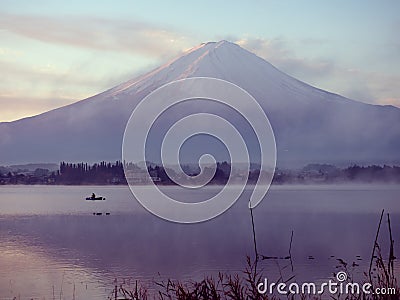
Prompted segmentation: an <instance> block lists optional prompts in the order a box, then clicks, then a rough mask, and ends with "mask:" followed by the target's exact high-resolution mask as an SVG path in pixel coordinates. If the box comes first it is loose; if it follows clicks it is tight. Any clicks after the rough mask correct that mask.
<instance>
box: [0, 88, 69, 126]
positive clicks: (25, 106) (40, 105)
mask: <svg viewBox="0 0 400 300" xmlns="http://www.w3.org/2000/svg"><path fill="white" fill-rule="evenodd" d="M75 100H76V99H67V98H58V99H57V98H53V97H52V98H43V97H32V96H30V97H29V98H27V97H20V96H18V95H13V94H4V93H2V94H1V95H0V122H9V121H14V120H18V119H21V118H24V117H27V116H33V115H37V114H40V113H42V112H44V111H48V110H51V109H54V108H58V107H61V106H65V105H68V104H71V103H73V102H75Z"/></svg>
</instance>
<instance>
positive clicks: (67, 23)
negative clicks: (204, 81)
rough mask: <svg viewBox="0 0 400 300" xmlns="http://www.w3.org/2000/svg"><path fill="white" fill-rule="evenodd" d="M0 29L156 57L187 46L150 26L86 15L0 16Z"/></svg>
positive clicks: (173, 34)
mask: <svg viewBox="0 0 400 300" xmlns="http://www.w3.org/2000/svg"><path fill="white" fill-rule="evenodd" d="M0 29H1V30H6V31H8V32H11V33H14V34H16V35H19V36H23V37H25V38H30V39H34V40H38V41H41V42H45V43H51V44H63V45H68V46H73V47H83V48H89V49H95V50H104V51H124V52H128V53H132V54H141V55H146V56H157V57H159V56H163V55H165V54H166V53H171V52H172V53H176V51H177V50H178V49H179V50H182V49H184V48H186V47H187V46H188V44H189V43H190V41H188V40H187V37H185V35H182V34H181V33H179V32H177V31H175V30H172V29H165V27H163V28H161V27H157V26H155V25H154V24H149V23H144V22H139V21H134V20H115V19H107V18H98V17H90V16H87V17H85V16H64V17H57V18H55V17H50V16H41V15H22V14H10V13H0Z"/></svg>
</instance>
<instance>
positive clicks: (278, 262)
mask: <svg viewBox="0 0 400 300" xmlns="http://www.w3.org/2000/svg"><path fill="white" fill-rule="evenodd" d="M143 188H146V187H143ZM165 189H166V191H167V192H168V193H178V192H179V193H180V191H177V190H176V188H174V187H167V188H165ZM250 189H251V188H250ZM250 189H247V190H246V191H245V192H244V194H243V195H242V197H241V198H240V199H239V200H238V202H237V203H236V204H235V205H234V206H233V207H232V208H231V209H229V210H228V211H227V212H225V213H224V214H222V215H221V216H219V217H217V218H215V219H213V220H210V221H207V222H203V223H200V224H190V225H187V224H176V223H171V222H167V221H164V220H162V219H159V218H158V217H156V216H154V215H152V214H150V213H149V212H147V211H146V210H145V209H144V208H142V207H141V206H140V204H139V203H138V202H137V201H136V200H134V198H133V197H132V195H131V193H130V191H129V189H128V187H114V186H102V187H94V186H90V187H87V186H78V187H73V186H2V187H0V299H12V298H13V297H17V299H18V297H20V298H21V299H24V298H28V297H29V299H30V298H34V299H53V298H55V299H72V298H73V296H75V299H107V297H109V296H110V293H111V292H112V289H113V287H114V280H115V279H117V280H118V282H122V281H125V284H126V285H127V286H129V284H131V285H132V286H133V283H134V281H135V280H139V281H140V282H142V283H143V284H144V285H146V286H147V287H148V289H150V290H152V289H153V288H154V281H160V280H163V279H164V280H165V279H166V278H171V279H181V280H189V279H194V280H196V279H201V278H203V277H204V276H205V275H212V274H216V273H218V272H219V271H226V272H241V271H242V270H243V269H244V268H245V266H246V255H250V256H252V257H254V250H253V240H252V228H251V219H250V214H249V210H248V209H247V201H248V197H249V194H250V191H251V190H250ZM217 191H218V188H217V187H210V188H208V189H207V190H206V191H205V192H203V194H202V195H198V194H193V193H191V192H190V191H187V192H186V193H187V194H185V195H184V198H188V199H191V201H198V199H201V198H202V197H204V196H205V197H207V196H208V194H209V195H212V194H215V192H217ZM92 192H95V193H96V194H98V195H101V196H104V197H106V198H107V200H106V201H101V202H93V201H85V200H84V198H85V197H86V196H89V195H90V194H91V193H92ZM399 195H400V186H394V185H392V186H391V185H388V186H369V185H360V186H346V185H342V186H274V187H272V188H271V189H270V191H269V192H268V194H267V196H266V198H265V199H264V201H263V202H262V203H261V204H260V205H259V206H258V207H257V208H256V209H255V210H254V219H255V226H256V234H257V243H258V250H259V252H260V253H261V254H263V255H265V256H276V257H284V256H287V255H288V249H289V243H290V236H291V232H292V230H293V232H294V235H293V243H292V251H291V252H292V262H293V264H292V265H293V271H292V270H291V267H290V268H289V267H288V265H289V261H288V260H284V259H272V260H264V261H263V262H262V263H261V266H262V268H263V272H264V275H265V276H268V278H270V280H275V279H277V278H278V277H279V276H280V274H282V275H283V276H284V277H286V278H289V277H290V276H291V275H295V276H296V279H297V280H298V281H310V280H314V281H315V280H316V281H318V280H323V279H326V278H329V277H331V276H332V275H333V272H337V271H338V270H339V269H340V268H337V266H338V260H337V259H338V258H340V259H343V260H345V261H347V262H349V264H350V265H351V264H352V263H353V262H355V263H356V264H357V265H358V266H355V267H354V270H353V268H351V269H352V272H354V276H355V277H358V278H360V280H361V279H363V274H362V273H363V272H364V271H366V270H367V269H368V265H369V260H370V256H371V251H372V246H373V242H374V239H375V233H376V229H377V224H378V221H379V216H380V213H381V210H382V209H385V212H387V213H390V217H391V223H392V231H393V232H392V233H393V238H394V240H395V241H396V242H397V241H398V240H400V196H399ZM94 212H102V213H106V212H108V213H110V215H104V214H103V215H101V216H97V215H93V213H94ZM386 220H387V219H386V216H385V219H384V222H383V223H382V224H383V225H382V228H381V234H380V238H379V241H380V243H381V245H382V247H383V254H384V255H386V252H387V251H386V250H387V246H388V231H387V222H386ZM395 250H396V249H395ZM385 251H386V252H385ZM396 268H397V269H398V270H399V269H400V266H399V262H398V261H397V265H396Z"/></svg>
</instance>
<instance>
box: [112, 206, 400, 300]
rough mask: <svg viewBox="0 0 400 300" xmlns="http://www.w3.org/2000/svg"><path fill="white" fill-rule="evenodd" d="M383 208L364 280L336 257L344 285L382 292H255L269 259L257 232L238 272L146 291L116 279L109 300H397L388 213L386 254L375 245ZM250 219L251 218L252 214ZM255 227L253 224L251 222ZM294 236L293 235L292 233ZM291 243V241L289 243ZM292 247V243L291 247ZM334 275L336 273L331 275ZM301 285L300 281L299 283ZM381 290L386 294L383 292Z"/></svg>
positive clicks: (166, 283) (165, 283) (283, 280)
mask: <svg viewBox="0 0 400 300" xmlns="http://www.w3.org/2000/svg"><path fill="white" fill-rule="evenodd" d="M383 217H384V211H382V214H381V218H380V221H379V225H378V229H377V233H376V238H375V242H374V245H373V250H372V255H371V261H370V267H369V269H368V270H365V271H364V280H363V281H362V282H357V281H356V279H355V278H353V277H352V276H351V274H354V272H353V271H354V268H356V267H357V265H356V264H355V263H352V264H348V263H347V262H345V261H343V260H342V259H338V263H339V265H338V268H339V269H340V270H341V271H343V272H345V273H346V274H348V275H349V276H348V277H347V278H346V279H345V281H344V282H343V284H354V283H358V284H360V285H362V284H369V286H370V289H369V290H370V291H381V292H382V293H381V294H376V293H373V292H372V293H370V294H365V293H362V291H361V292H360V293H344V294H343V293H342V294H340V293H339V292H338V293H336V294H329V293H328V291H327V290H325V292H324V293H323V294H322V295H318V294H315V293H314V294H310V293H299V294H290V293H289V294H287V295H281V294H276V293H275V294H267V293H265V294H262V293H260V292H259V291H258V289H257V286H258V284H259V283H260V282H262V281H263V280H264V278H265V277H266V273H267V272H265V271H266V270H260V269H259V268H258V264H259V262H260V260H263V259H270V258H269V257H266V256H263V255H260V254H259V253H258V251H257V246H256V235H255V231H253V234H254V236H253V237H254V246H255V259H254V260H251V259H250V257H249V256H247V260H246V268H245V270H244V271H243V272H241V273H235V274H228V273H219V274H218V275H217V276H207V277H205V278H204V279H202V280H200V281H179V280H167V281H161V282H154V285H155V289H152V292H149V289H148V288H147V287H146V286H144V285H141V284H140V283H138V282H137V281H136V282H135V284H134V286H133V287H131V286H126V284H125V283H120V284H118V282H117V280H116V281H115V287H114V290H113V291H112V293H111V295H110V297H109V300H117V299H118V300H121V299H123V300H147V299H159V300H264V299H304V300H305V299H337V300H339V299H346V300H359V299H363V300H369V299H371V300H378V299H379V300H380V299H383V300H399V299H400V286H399V283H398V280H399V277H398V275H397V274H396V272H395V267H394V261H395V260H396V257H395V255H394V240H393V237H392V229H391V223H390V216H389V214H387V225H388V231H389V237H390V240H389V254H388V256H387V257H386V258H385V257H384V256H383V254H382V250H381V247H380V245H379V244H378V242H377V241H378V236H379V233H380V229H381V225H382V220H383ZM252 220H253V217H252ZM253 230H254V223H253ZM292 237H293V235H292ZM290 245H291V243H290ZM290 247H291V246H290ZM285 259H287V260H289V261H290V264H291V262H292V260H291V248H290V249H289V256H287V257H285ZM333 275H334V276H336V275H337V274H335V273H334V274H333ZM294 282H297V281H296V276H295V275H292V276H289V278H287V279H286V278H284V277H283V275H282V273H281V275H280V277H279V279H278V280H277V281H276V284H279V283H285V284H286V285H289V284H290V283H294ZM299 285H301V283H299ZM383 291H384V292H385V293H383Z"/></svg>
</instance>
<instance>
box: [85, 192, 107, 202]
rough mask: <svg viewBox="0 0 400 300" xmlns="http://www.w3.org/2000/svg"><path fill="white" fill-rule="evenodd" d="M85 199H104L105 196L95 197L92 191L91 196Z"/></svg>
mask: <svg viewBox="0 0 400 300" xmlns="http://www.w3.org/2000/svg"><path fill="white" fill-rule="evenodd" d="M86 200H92V201H96V200H106V198H104V197H96V195H95V193H93V194H92V196H90V197H87V198H86Z"/></svg>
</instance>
